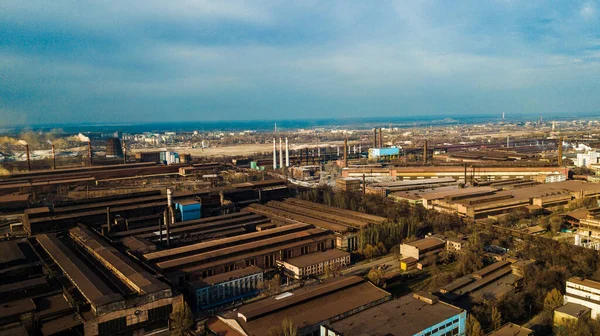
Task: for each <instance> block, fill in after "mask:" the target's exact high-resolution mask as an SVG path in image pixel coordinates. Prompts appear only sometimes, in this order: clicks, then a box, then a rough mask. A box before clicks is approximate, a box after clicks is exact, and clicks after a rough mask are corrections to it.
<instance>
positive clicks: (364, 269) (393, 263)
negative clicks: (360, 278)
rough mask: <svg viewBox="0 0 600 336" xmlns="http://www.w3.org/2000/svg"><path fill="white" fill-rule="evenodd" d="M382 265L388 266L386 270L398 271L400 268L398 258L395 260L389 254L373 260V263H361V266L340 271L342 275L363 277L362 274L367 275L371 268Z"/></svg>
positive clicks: (393, 256) (394, 257)
mask: <svg viewBox="0 0 600 336" xmlns="http://www.w3.org/2000/svg"><path fill="white" fill-rule="evenodd" d="M383 264H386V265H389V267H387V269H388V270H392V269H398V268H399V267H400V261H398V258H396V256H395V255H393V254H389V255H386V256H384V257H383V258H380V259H375V260H373V261H369V262H366V263H361V264H358V265H354V266H352V267H349V268H346V269H345V270H343V271H342V274H343V275H363V274H367V273H368V272H369V270H370V269H371V268H373V267H377V266H380V265H383Z"/></svg>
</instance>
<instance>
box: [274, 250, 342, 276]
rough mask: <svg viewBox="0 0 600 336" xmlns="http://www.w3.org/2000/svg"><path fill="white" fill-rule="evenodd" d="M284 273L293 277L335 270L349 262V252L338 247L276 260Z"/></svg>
mask: <svg viewBox="0 0 600 336" xmlns="http://www.w3.org/2000/svg"><path fill="white" fill-rule="evenodd" d="M277 264H278V265H280V266H281V267H282V268H283V269H284V270H285V273H286V274H287V275H288V276H290V277H292V278H294V279H303V278H306V277H310V276H318V275H321V274H324V273H326V272H329V271H331V272H335V271H337V270H340V269H342V268H344V267H345V266H346V265H348V264H350V253H348V252H345V251H341V250H338V249H331V250H327V251H323V252H315V253H310V254H306V255H303V256H300V257H296V258H290V259H287V260H278V261H277Z"/></svg>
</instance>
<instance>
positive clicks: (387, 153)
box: [369, 147, 400, 160]
mask: <svg viewBox="0 0 600 336" xmlns="http://www.w3.org/2000/svg"><path fill="white" fill-rule="evenodd" d="M398 156H400V148H398V147H389V148H388V147H386V148H369V160H387V159H392V158H397V157H398Z"/></svg>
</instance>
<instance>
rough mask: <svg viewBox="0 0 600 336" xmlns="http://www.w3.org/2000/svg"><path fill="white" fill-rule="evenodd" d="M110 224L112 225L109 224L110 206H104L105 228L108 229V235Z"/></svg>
mask: <svg viewBox="0 0 600 336" xmlns="http://www.w3.org/2000/svg"><path fill="white" fill-rule="evenodd" d="M111 226H112V225H110V207H106V230H107V231H108V234H109V235H110V227H111Z"/></svg>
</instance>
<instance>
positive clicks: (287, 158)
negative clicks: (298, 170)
mask: <svg viewBox="0 0 600 336" xmlns="http://www.w3.org/2000/svg"><path fill="white" fill-rule="evenodd" d="M285 166H286V167H289V166H290V144H289V143H288V138H287V137H285Z"/></svg>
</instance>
